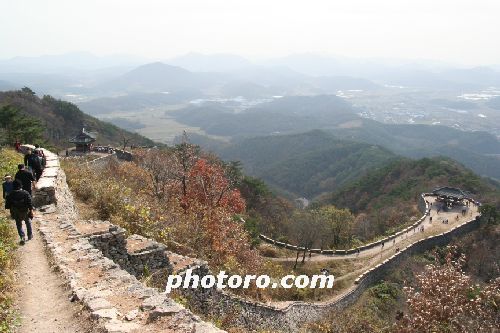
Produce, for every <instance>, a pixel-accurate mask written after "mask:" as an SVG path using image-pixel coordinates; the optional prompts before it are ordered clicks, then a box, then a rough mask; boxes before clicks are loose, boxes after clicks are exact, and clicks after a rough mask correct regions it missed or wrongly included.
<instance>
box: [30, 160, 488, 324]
mask: <svg viewBox="0 0 500 333" xmlns="http://www.w3.org/2000/svg"><path fill="white" fill-rule="evenodd" d="M125 153H126V152H125ZM112 156H113V155H112ZM115 156H116V157H117V158H119V159H122V158H123V159H125V160H130V159H131V157H132V155H131V154H130V153H127V154H124V153H120V154H118V153H117V154H116V155H115ZM106 159H107V157H106ZM51 160H52V159H51ZM99 162H101V161H99V160H96V162H94V163H96V164H98V163H99ZM51 163H52V164H53V165H54V167H57V171H51V172H47V175H45V174H44V176H43V177H42V182H40V184H41V185H40V186H39V188H37V191H36V194H35V198H36V197H39V198H40V202H39V205H42V204H43V205H51V204H54V203H55V204H57V200H58V197H59V198H60V197H61V195H63V197H64V198H65V201H66V200H67V199H68V198H69V200H70V202H69V203H68V202H66V203H65V204H66V205H68V204H69V205H70V206H73V204H74V203H73V201H72V200H73V199H72V196H71V194H69V195H68V193H69V189H68V188H67V184H66V182H65V177H64V172H63V171H62V170H59V168H58V162H57V160H55V162H51ZM44 178H46V179H45V180H43V179H44ZM58 194H59V195H58ZM423 198H424V194H423V195H422V196H421V198H420V202H419V207H421V210H422V211H423V213H424V215H423V216H422V217H421V218H420V219H419V220H418V221H416V222H415V223H414V224H413V225H412V226H410V227H408V228H406V229H404V230H401V231H399V232H397V233H395V234H393V235H391V236H388V237H386V238H384V239H382V240H379V241H377V242H374V243H371V244H367V245H365V246H363V247H359V248H355V249H349V250H321V249H312V250H310V251H311V252H312V253H322V254H334V255H347V254H352V253H355V252H357V251H358V250H360V251H365V250H368V249H371V248H373V247H376V246H379V245H380V244H381V243H382V242H388V241H391V240H392V239H393V238H395V237H397V236H400V235H402V234H404V233H405V232H408V231H410V230H412V229H414V228H416V227H418V226H419V225H420V223H422V222H423V221H424V220H425V217H426V216H427V214H428V213H429V207H428V205H427V203H426V202H425V201H424V199H423ZM45 207H52V206H45ZM49 211H50V209H49ZM59 223H60V228H64V229H66V230H69V231H70V237H73V238H72V239H78V244H76V245H74V246H75V247H76V248H78V249H79V250H81V251H87V252H88V253H87V254H86V255H87V256H88V255H90V254H91V255H92V256H93V258H95V260H96V262H101V264H102V265H105V267H112V268H113V269H117V270H120V272H121V273H120V276H122V279H123V280H124V281H132V284H133V286H131V288H135V289H136V290H140V291H141V292H142V294H141V292H140V293H139V294H140V295H142V296H143V297H144V295H148V296H147V298H146V299H144V300H143V301H142V302H143V304H142V305H141V307H140V310H141V316H142V317H141V318H144V317H146V318H149V319H147V320H146V322H148V320H149V322H151V321H152V319H151V318H153V319H154V318H158V317H162V316H173V314H175V315H176V316H181V314H183V316H184V317H185V318H188V317H189V316H192V317H193V318H195V319H190V320H187V319H186V321H187V322H188V323H189V325H191V326H193V325H194V326H193V327H195V328H196V327H199V330H195V331H193V332H218V331H220V330H218V329H216V328H215V327H213V326H211V325H210V324H207V323H203V322H202V321H201V320H200V319H199V318H197V317H196V316H194V315H192V314H191V315H187V314H186V313H190V312H189V311H188V310H186V309H184V308H182V307H181V306H180V305H178V304H177V303H175V302H174V301H172V299H171V298H170V297H169V296H168V295H166V294H165V293H161V292H160V291H158V290H157V289H153V288H148V287H146V286H144V285H143V284H142V283H140V282H139V281H138V280H137V279H138V278H140V277H141V276H142V275H143V273H144V272H145V271H146V270H147V271H149V272H150V273H152V274H155V272H158V271H160V270H164V271H166V272H167V273H168V274H180V275H183V274H186V271H187V269H189V268H191V269H192V270H193V274H198V275H199V276H200V277H202V276H204V275H206V274H211V272H210V270H209V267H208V265H207V263H206V262H204V261H201V260H198V259H195V258H189V257H185V256H181V255H179V254H175V253H172V252H170V251H167V250H166V248H165V246H164V245H162V244H159V243H157V242H154V241H152V240H149V239H146V238H144V237H142V236H138V235H131V236H129V237H127V235H126V232H125V230H124V229H122V228H120V227H118V226H114V225H112V224H110V223H109V222H106V221H85V222H74V223H70V222H69V221H66V222H63V223H61V221H59ZM478 225H479V217H476V218H474V219H471V220H469V221H467V222H464V223H462V224H460V225H457V226H455V227H454V228H453V229H451V230H449V231H448V232H445V233H442V234H439V235H435V236H429V237H427V238H425V239H422V240H419V241H416V242H414V243H412V244H410V245H408V246H407V247H406V248H403V249H401V251H400V252H398V253H396V254H394V255H393V256H391V257H390V258H388V259H386V260H385V261H383V262H382V263H380V264H379V265H377V266H375V267H373V268H371V269H369V270H367V271H366V272H364V273H363V274H361V275H360V276H359V277H358V278H357V279H356V281H355V285H354V286H353V287H351V288H350V289H349V290H348V291H347V292H346V293H345V294H344V295H342V296H341V297H340V298H338V299H336V300H334V301H329V302H328V301H327V302H317V303H309V302H299V301H297V302H289V304H288V305H287V306H285V307H280V308H278V307H275V306H271V305H267V304H263V303H259V302H255V301H251V300H248V299H244V298H241V297H238V296H236V295H234V294H231V293H228V292H226V291H224V290H221V289H217V288H215V287H214V288H211V289H203V288H197V289H177V292H178V293H179V294H180V295H182V297H183V298H184V299H185V300H186V301H187V303H188V304H189V307H190V309H191V310H193V311H194V312H196V313H199V314H201V315H204V316H209V317H211V318H219V319H224V320H225V321H226V322H229V323H231V324H232V325H238V326H242V327H244V328H245V329H247V330H249V331H257V330H262V329H267V330H273V331H284V332H297V331H299V329H300V326H301V325H302V324H304V323H306V322H312V321H315V320H319V319H321V318H323V317H325V316H326V315H327V314H328V313H331V312H332V311H337V310H341V309H344V308H346V307H347V306H348V305H350V304H352V303H353V302H354V301H355V300H356V299H357V298H358V297H359V296H360V295H361V293H362V292H363V291H364V290H366V288H368V287H369V286H371V285H372V284H374V283H375V282H377V281H379V280H380V279H381V278H382V277H383V276H384V275H386V274H387V273H388V272H389V271H390V270H391V269H393V268H395V267H397V266H398V265H399V264H400V263H401V262H402V261H403V260H405V259H406V258H408V257H409V256H411V255H413V254H416V253H421V252H423V251H426V250H429V249H432V248H433V247H435V246H442V245H445V244H447V243H449V242H450V241H451V240H452V239H453V238H454V237H457V236H460V235H463V234H465V233H467V232H469V231H470V230H472V229H474V228H476V227H477V226H478ZM41 231H42V234H43V235H44V239H45V240H46V243H47V245H48V248H49V249H51V250H52V252H53V253H54V256H55V258H56V263H57V262H59V263H60V264H59V267H62V268H61V269H62V270H63V271H64V270H65V269H64V267H65V266H64V262H65V261H66V259H65V258H64V254H63V253H58V251H57V247H56V246H55V245H53V244H54V242H53V241H52V240H51V233H50V231H49V228H47V227H42V228H41ZM261 239H263V240H264V241H267V242H270V243H272V244H275V245H277V246H282V247H286V248H289V249H292V250H297V247H296V246H293V245H291V244H285V243H280V242H277V241H275V240H272V239H270V238H268V237H266V236H264V235H261ZM67 275H69V277H70V286H71V287H72V289H73V292H74V294H75V295H76V296H75V297H76V298H77V299H79V300H82V301H83V302H84V303H86V304H87V306H88V307H89V308H90V309H91V310H93V309H94V312H95V311H100V310H102V309H99V310H96V309H95V308H93V307H92V300H93V299H96V298H97V299H99V298H101V297H99V296H97V295H94V298H92V297H89V296H87V295H86V292H85V291H82V288H81V287H79V285H78V279H75V278H74V275H72V274H67ZM123 276H126V277H127V278H123ZM124 283H126V282H124ZM128 283H130V282H128ZM148 302H149V303H148ZM94 303H95V302H94ZM144 304H146V305H145V306H143V305H144ZM111 317H112V318H106V317H104V319H102V318H101V319H102V320H107V325H108V326H109V325H115V326H116V327H122V326H123V327H132V328H133V329H132V331H133V330H134V329H138V328H141V325H145V324H143V323H141V322H139V323H136V320H135V321H134V320H131V321H127V320H123V316H116V315H115V316H111ZM125 317H126V316H125ZM181 317H182V316H181ZM189 318H191V317H189ZM120 325H121V326H120ZM127 325H128V326H127ZM131 325H136V326H131ZM134 327H135V328H134ZM125 331H126V330H124V332H125ZM129 331H130V330H129ZM179 332H180V331H179Z"/></svg>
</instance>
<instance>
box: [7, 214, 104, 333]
mask: <svg viewBox="0 0 500 333" xmlns="http://www.w3.org/2000/svg"><path fill="white" fill-rule="evenodd" d="M36 230H37V227H36V219H35V223H34V232H33V234H34V239H32V240H31V241H29V242H27V243H26V245H24V246H20V247H19V249H18V251H17V252H18V258H19V260H20V265H19V267H18V270H17V272H16V275H17V278H18V288H19V292H18V299H17V307H18V310H19V313H20V316H21V326H20V327H19V329H18V332H20V333H33V332H37V333H66V332H68V333H70V332H80V333H83V332H94V331H93V328H92V326H91V323H90V321H89V320H88V315H87V313H86V311H82V309H81V307H80V306H79V305H78V304H77V303H71V302H70V300H69V294H68V292H67V291H66V289H65V287H64V285H63V281H62V279H61V278H60V277H59V276H58V275H57V274H56V273H55V272H54V271H53V270H52V269H51V267H50V264H49V261H48V259H47V256H46V254H45V251H44V246H43V243H42V240H41V238H40V236H39V233H38V232H37V231H36Z"/></svg>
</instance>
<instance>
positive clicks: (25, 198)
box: [5, 190, 33, 209]
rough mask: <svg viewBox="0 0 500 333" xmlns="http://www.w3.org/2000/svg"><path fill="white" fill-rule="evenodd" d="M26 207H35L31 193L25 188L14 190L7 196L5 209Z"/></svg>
mask: <svg viewBox="0 0 500 333" xmlns="http://www.w3.org/2000/svg"><path fill="white" fill-rule="evenodd" d="M11 208H24V209H33V202H32V201H31V195H30V194H29V193H28V192H26V191H25V190H14V191H12V192H10V193H9V195H8V196H7V198H5V209H11Z"/></svg>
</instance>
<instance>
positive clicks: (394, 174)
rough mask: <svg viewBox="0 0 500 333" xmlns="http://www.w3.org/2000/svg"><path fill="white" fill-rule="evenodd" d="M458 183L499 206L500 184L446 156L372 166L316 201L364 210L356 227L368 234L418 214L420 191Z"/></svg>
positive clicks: (454, 185) (379, 231)
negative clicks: (482, 176)
mask: <svg viewBox="0 0 500 333" xmlns="http://www.w3.org/2000/svg"><path fill="white" fill-rule="evenodd" d="M446 185H449V186H453V187H459V188H461V189H462V190H464V191H467V192H469V193H470V194H471V196H472V197H474V198H476V199H478V200H479V201H482V202H486V203H490V204H493V205H496V206H500V185H499V183H497V182H495V181H489V180H487V179H484V178H481V177H479V176H477V175H476V174H474V173H473V172H472V171H470V170H469V169H467V168H465V167H464V166H462V165H461V164H459V163H457V162H455V161H453V160H451V159H447V158H442V157H436V158H423V159H419V160H411V159H404V158H401V159H397V160H394V161H392V162H390V163H389V164H388V165H386V166H384V167H382V168H379V169H373V170H371V171H370V172H368V173H367V174H366V175H364V176H362V177H360V178H359V179H357V180H356V181H354V182H351V183H350V184H348V185H345V186H343V187H342V188H340V189H339V190H337V191H334V192H333V193H330V194H327V195H323V196H322V197H321V198H320V199H319V200H318V202H317V203H316V204H319V205H325V204H333V205H335V206H337V207H341V208H349V210H351V211H352V212H353V213H355V214H358V216H360V214H362V217H363V218H360V219H359V221H358V222H359V224H358V225H357V228H359V229H360V230H361V229H363V230H364V231H366V232H364V233H365V235H366V236H368V237H370V235H375V234H382V233H384V232H386V231H388V230H391V229H394V228H395V227H396V226H398V225H400V224H401V222H402V221H408V220H409V218H411V217H412V216H418V215H419V213H418V211H417V206H416V203H417V202H418V198H419V195H420V193H423V192H428V191H431V190H433V189H434V188H436V187H439V186H446Z"/></svg>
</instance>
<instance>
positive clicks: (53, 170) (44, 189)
mask: <svg viewBox="0 0 500 333" xmlns="http://www.w3.org/2000/svg"><path fill="white" fill-rule="evenodd" d="M44 153H45V155H46V157H45V158H46V160H47V163H46V165H45V169H44V170H43V174H42V177H41V178H40V179H39V180H38V182H37V183H36V186H35V190H34V191H33V205H34V206H35V207H40V206H44V205H50V204H54V203H56V181H57V175H58V172H59V160H58V158H57V156H55V155H54V154H52V153H50V152H48V151H47V150H45V149H44Z"/></svg>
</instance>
